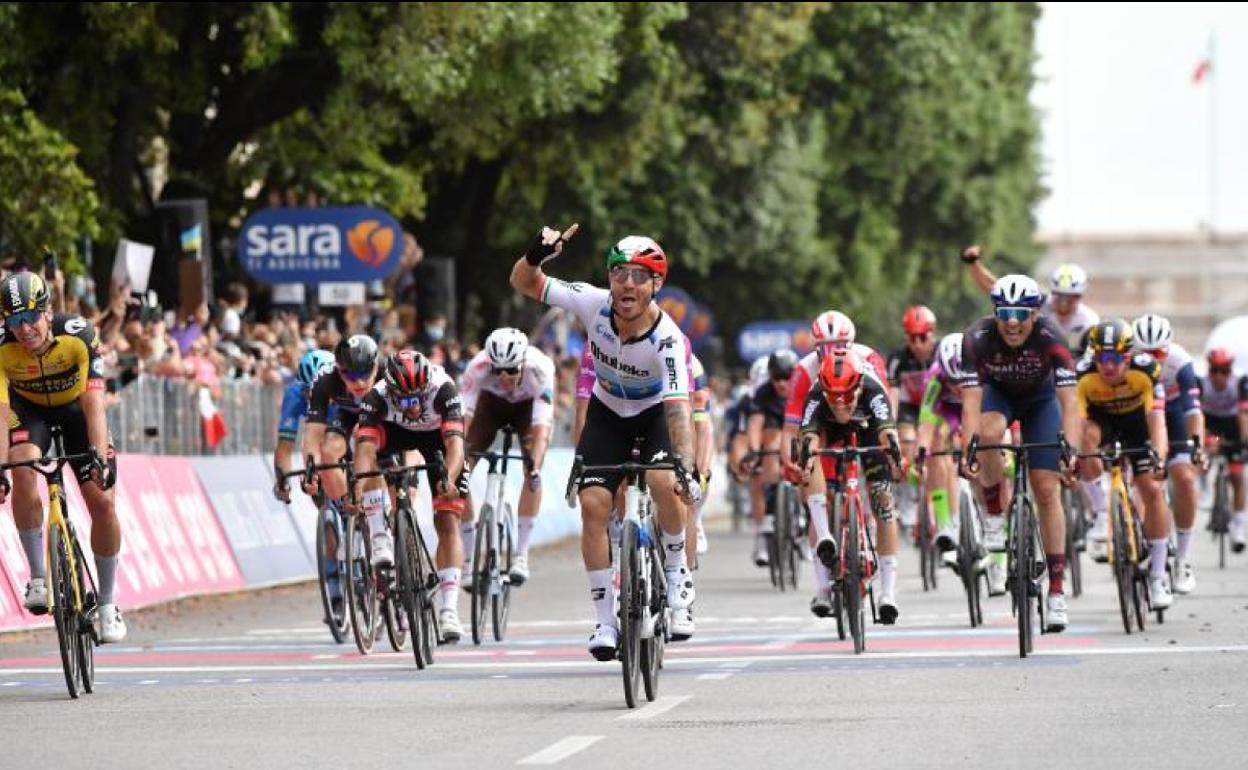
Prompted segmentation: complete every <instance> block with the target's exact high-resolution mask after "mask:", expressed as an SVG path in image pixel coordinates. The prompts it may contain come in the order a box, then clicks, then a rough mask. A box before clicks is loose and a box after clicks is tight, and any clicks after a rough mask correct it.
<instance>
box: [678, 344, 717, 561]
mask: <svg viewBox="0 0 1248 770" xmlns="http://www.w3.org/2000/svg"><path fill="white" fill-rule="evenodd" d="M691 355H692V353H691ZM689 374H690V381H689V382H690V388H691V389H692V391H693V392H692V393H690V394H689V408H690V409H691V410H692V412H693V443H694V450H693V451H694V474H695V475H696V476H697V478H698V482H699V483H700V484H701V485H702V499H701V500H699V501H698V503H697V504H696V505H695V506H694V507H693V511H692V516H691V517H690V518H691V520H692V535H693V540H694V543H693V545H694V552H695V553H696V554H697V555H699V556H701V555H702V554H704V553H706V552H707V551H708V550H709V548H710V543H709V542H708V541H707V539H706V530H705V529H704V528H703V526H702V511H703V509H704V508H705V507H706V491H707V488H708V487H709V486H710V483H711V463H712V462H713V461H714V459H715V424H714V422H713V421H712V420H711V409H712V407H713V403H712V402H713V398H712V393H711V383H710V380H709V378H708V377H707V376H706V368H705V367H704V366H702V361H701V360H700V359H699V358H698V357H697V356H696V355H693V369H692V370H690V372H689ZM685 547H686V548H688V547H689V546H688V544H686V546H685Z"/></svg>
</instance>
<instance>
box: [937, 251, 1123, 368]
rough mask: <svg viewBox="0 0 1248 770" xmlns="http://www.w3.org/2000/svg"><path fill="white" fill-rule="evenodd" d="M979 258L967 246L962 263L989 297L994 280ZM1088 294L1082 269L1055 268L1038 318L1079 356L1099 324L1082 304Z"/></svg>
mask: <svg viewBox="0 0 1248 770" xmlns="http://www.w3.org/2000/svg"><path fill="white" fill-rule="evenodd" d="M981 257H982V252H981V250H980V248H979V246H967V247H966V248H965V249H963V250H962V261H963V262H964V263H965V264H966V266H967V269H968V271H969V272H970V274H971V279H972V280H973V281H974V282H975V285H976V286H978V287H979V288H980V290H982V291H983V292H984V293H985V294H989V293H991V292H992V287H993V286H994V285H995V284H996V281H997V277H996V276H995V275H993V273H992V271H991V270H989V269H988V268H987V267H985V266H984V263H983V262H981V261H980V258H981ZM1087 290H1088V274H1087V273H1086V272H1084V270H1083V268H1082V267H1080V266H1079V265H1076V264H1071V263H1066V264H1061V265H1058V266H1057V267H1055V268H1053V272H1051V273H1049V298H1048V300H1047V301H1046V302H1045V303H1044V305H1043V306H1042V307H1041V308H1040V315H1042V316H1044V317H1045V318H1048V319H1049V320H1050V321H1052V322H1053V323H1054V324H1056V325H1057V328H1058V330H1059V331H1061V333H1062V339H1063V340H1064V341H1065V342H1066V346H1067V347H1068V348H1069V349H1070V350H1071V351H1073V352H1074V353H1075V354H1076V355H1078V356H1081V355H1082V354H1083V352H1084V349H1085V347H1086V343H1087V340H1086V337H1087V334H1088V331H1089V330H1090V329H1091V328H1092V327H1093V326H1096V325H1097V323H1099V322H1100V320H1101V317H1100V315H1098V314H1097V312H1096V311H1095V310H1093V309H1092V308H1090V307H1088V305H1087V303H1085V302H1084V301H1083V295H1084V293H1085V292H1086V291H1087Z"/></svg>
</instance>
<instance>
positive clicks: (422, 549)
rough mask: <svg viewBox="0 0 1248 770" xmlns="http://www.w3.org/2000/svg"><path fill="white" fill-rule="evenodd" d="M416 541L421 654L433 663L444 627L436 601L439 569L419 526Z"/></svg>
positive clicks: (417, 599)
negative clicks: (421, 632) (435, 565)
mask: <svg viewBox="0 0 1248 770" xmlns="http://www.w3.org/2000/svg"><path fill="white" fill-rule="evenodd" d="M416 543H417V546H418V548H417V552H416V553H417V556H418V562H417V563H418V565H419V572H418V573H417V575H418V582H417V585H418V586H420V590H418V591H417V592H416V602H417V605H418V608H419V610H420V615H421V621H420V622H421V626H422V627H423V629H424V633H423V634H422V635H421V637H420V643H421V655H423V656H424V658H425V663H426V664H429V665H432V664H433V651H434V649H436V648H437V646H438V645H439V644H441V643H442V627H441V624H439V622H438V606H437V603H436V602H435V597H436V596H437V593H438V570H437V568H435V567H434V564H433V557H431V556H430V555H429V548H428V546H427V545H426V544H425V538H424V536H423V535H422V534H420V529H419V528H417V530H416Z"/></svg>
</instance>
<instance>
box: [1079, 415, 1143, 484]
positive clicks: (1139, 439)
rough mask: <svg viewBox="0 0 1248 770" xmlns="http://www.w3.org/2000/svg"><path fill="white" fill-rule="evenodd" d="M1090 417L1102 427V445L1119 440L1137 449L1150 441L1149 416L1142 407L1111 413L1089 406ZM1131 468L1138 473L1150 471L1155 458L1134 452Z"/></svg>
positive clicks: (1124, 447)
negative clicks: (1130, 410)
mask: <svg viewBox="0 0 1248 770" xmlns="http://www.w3.org/2000/svg"><path fill="white" fill-rule="evenodd" d="M1088 419H1089V420H1091V421H1092V422H1094V423H1096V424H1097V426H1099V427H1100V429H1101V446H1107V445H1109V444H1112V443H1113V442H1114V441H1118V442H1119V443H1120V444H1122V448H1123V449H1135V448H1137V447H1142V446H1144V445H1145V444H1147V443H1148V417H1147V416H1145V414H1144V410H1142V409H1137V410H1136V411H1134V412H1128V413H1127V414H1109V413H1108V412H1103V411H1101V410H1099V409H1096V408H1089V409H1088ZM1131 468H1132V470H1134V471H1135V472H1136V473H1148V472H1149V471H1151V470H1152V469H1153V459H1152V457H1150V456H1149V455H1147V454H1143V453H1141V454H1133V455H1131Z"/></svg>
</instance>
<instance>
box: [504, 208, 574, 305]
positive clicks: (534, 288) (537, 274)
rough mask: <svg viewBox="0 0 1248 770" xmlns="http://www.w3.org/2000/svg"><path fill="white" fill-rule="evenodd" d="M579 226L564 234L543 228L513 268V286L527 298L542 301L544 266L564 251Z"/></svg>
mask: <svg viewBox="0 0 1248 770" xmlns="http://www.w3.org/2000/svg"><path fill="white" fill-rule="evenodd" d="M578 227H579V225H575V224H574V225H572V226H571V227H569V228H568V229H567V230H565V231H564V232H562V233H560V232H559V231H558V230H552V229H551V228H549V227H543V228H542V232H541V233H540V234H539V235H538V236H537V237H536V238H534V239H533V243H532V244H530V245H529V248H528V250H527V251H526V252H524V254H522V255H520V258H519V259H517V260H516V264H515V265H514V266H512V268H511V286H512V288H513V289H515V290H516V291H518V292H520V293H521V294H523V295H524V296H526V297H529V298H531V299H535V300H537V301H539V302H540V301H541V300H542V287H544V286H545V285H546V274H545V273H544V272H542V265H543V264H545V263H546V262H549V261H550V260H552V259H554V258H555V257H557V256H559V254H560V253H561V252H562V251H563V244H564V243H566V242H567V241H568V240H570V239H571V238H572V236H573V235H576V231H577V229H578Z"/></svg>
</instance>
